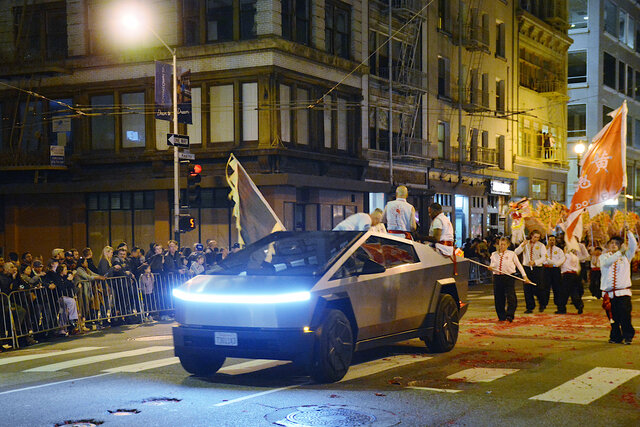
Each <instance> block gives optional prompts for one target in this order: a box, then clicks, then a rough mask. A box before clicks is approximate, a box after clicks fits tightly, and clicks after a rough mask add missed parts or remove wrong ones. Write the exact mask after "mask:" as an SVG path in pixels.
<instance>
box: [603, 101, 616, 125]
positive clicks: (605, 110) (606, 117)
mask: <svg viewBox="0 0 640 427" xmlns="http://www.w3.org/2000/svg"><path fill="white" fill-rule="evenodd" d="M612 111H613V108H609V107H607V106H606V105H603V106H602V126H601V127H604V126H605V125H606V124H607V123H609V122H610V121H611V120H612V117H611V116H610V115H609V113H610V112H612Z"/></svg>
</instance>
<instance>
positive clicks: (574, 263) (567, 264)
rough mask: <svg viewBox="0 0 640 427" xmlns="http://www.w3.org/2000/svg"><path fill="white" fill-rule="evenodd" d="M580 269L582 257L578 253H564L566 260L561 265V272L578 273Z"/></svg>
mask: <svg viewBox="0 0 640 427" xmlns="http://www.w3.org/2000/svg"><path fill="white" fill-rule="evenodd" d="M579 271H580V258H578V255H576V254H574V253H572V252H568V253H566V254H565V255H564V262H563V263H562V265H561V266H560V272H561V273H578V272H579Z"/></svg>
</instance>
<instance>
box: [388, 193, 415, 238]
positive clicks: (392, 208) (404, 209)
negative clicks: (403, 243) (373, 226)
mask: <svg viewBox="0 0 640 427" xmlns="http://www.w3.org/2000/svg"><path fill="white" fill-rule="evenodd" d="M415 213H416V210H415V209H414V208H413V206H411V204H410V203H408V202H407V201H406V200H405V199H402V198H398V199H395V200H392V201H390V202H389V203H387V206H385V207H384V213H383V214H382V222H386V223H387V229H388V230H393V231H408V232H412V231H413V230H414V229H415V228H416V218H415Z"/></svg>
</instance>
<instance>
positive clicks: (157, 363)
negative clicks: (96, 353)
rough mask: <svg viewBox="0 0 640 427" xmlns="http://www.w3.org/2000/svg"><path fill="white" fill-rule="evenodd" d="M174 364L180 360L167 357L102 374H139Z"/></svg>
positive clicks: (120, 367)
mask: <svg viewBox="0 0 640 427" xmlns="http://www.w3.org/2000/svg"><path fill="white" fill-rule="evenodd" d="M176 363H180V359H178V358H177V357H167V358H164V359H158V360H151V361H148V362H142V363H134V364H133V365H124V366H118V367H115V368H109V369H103V370H102V372H110V373H112V374H113V373H116V372H140V371H146V370H148V369H154V368H161V367H163V366H169V365H174V364H176Z"/></svg>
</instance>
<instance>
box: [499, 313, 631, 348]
mask: <svg viewBox="0 0 640 427" xmlns="http://www.w3.org/2000/svg"><path fill="white" fill-rule="evenodd" d="M507 322H509V323H511V322H513V317H507ZM629 344H631V343H629Z"/></svg>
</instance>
